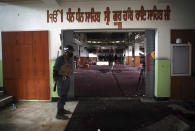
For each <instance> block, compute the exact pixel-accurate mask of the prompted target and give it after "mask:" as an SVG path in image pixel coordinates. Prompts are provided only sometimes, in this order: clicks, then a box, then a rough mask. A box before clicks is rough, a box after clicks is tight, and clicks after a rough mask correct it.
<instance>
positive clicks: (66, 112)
mask: <svg viewBox="0 0 195 131" xmlns="http://www.w3.org/2000/svg"><path fill="white" fill-rule="evenodd" d="M63 113H64V114H72V112H71V111H69V110H66V109H64V110H63Z"/></svg>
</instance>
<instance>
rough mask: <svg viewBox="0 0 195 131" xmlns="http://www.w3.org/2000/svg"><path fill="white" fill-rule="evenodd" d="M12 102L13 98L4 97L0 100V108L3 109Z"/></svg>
mask: <svg viewBox="0 0 195 131" xmlns="http://www.w3.org/2000/svg"><path fill="white" fill-rule="evenodd" d="M12 102H13V96H4V97H1V98H0V107H3V106H5V105H7V104H10V103H12Z"/></svg>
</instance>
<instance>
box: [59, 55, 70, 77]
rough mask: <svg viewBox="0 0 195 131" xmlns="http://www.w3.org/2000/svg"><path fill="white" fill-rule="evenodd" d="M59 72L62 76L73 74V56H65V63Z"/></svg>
mask: <svg viewBox="0 0 195 131" xmlns="http://www.w3.org/2000/svg"><path fill="white" fill-rule="evenodd" d="M58 74H59V75H62V76H71V74H72V60H71V58H70V59H69V60H68V59H66V58H65V57H64V64H63V65H62V66H61V67H60V69H59V71H58Z"/></svg>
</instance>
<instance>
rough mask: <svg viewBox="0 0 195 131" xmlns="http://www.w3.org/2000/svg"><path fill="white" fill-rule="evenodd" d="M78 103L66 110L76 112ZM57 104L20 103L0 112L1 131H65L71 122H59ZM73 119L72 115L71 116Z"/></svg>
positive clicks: (67, 105) (75, 102)
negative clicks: (56, 116)
mask: <svg viewBox="0 0 195 131" xmlns="http://www.w3.org/2000/svg"><path fill="white" fill-rule="evenodd" d="M77 103H78V102H77V101H74V102H67V104H66V105H65V108H66V109H68V110H70V111H71V112H74V109H75V107H76V105H77ZM56 105H57V103H56V102H18V103H16V109H13V107H12V105H10V106H8V107H6V108H3V109H1V110H0V131H64V129H65V127H66V125H67V123H68V122H69V120H57V119H56V118H55V115H56V110H57V108H56ZM69 117H71V114H70V115H69Z"/></svg>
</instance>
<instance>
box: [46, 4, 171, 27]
mask: <svg viewBox="0 0 195 131" xmlns="http://www.w3.org/2000/svg"><path fill="white" fill-rule="evenodd" d="M170 12H171V10H170V7H169V6H167V7H166V9H164V10H163V9H157V7H156V5H154V6H153V9H151V10H145V9H144V6H141V8H140V9H139V10H132V9H131V8H130V7H128V8H127V9H126V10H114V11H111V10H110V7H106V10H105V11H103V15H104V21H105V22H106V25H110V19H111V18H112V19H113V23H114V25H115V26H118V28H122V21H134V19H135V20H137V21H162V20H165V21H168V20H170ZM65 14H66V20H67V21H68V22H69V23H73V22H75V21H76V22H78V23H83V22H87V23H99V22H101V14H102V12H100V11H95V9H94V8H91V10H90V11H89V12H83V11H81V8H78V9H77V11H72V9H71V8H68V11H67V12H66V13H65ZM111 14H112V17H111ZM59 18H61V23H63V22H64V11H63V9H61V10H60V9H56V10H53V11H49V10H47V23H50V22H51V23H56V22H57V20H58V19H59Z"/></svg>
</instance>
